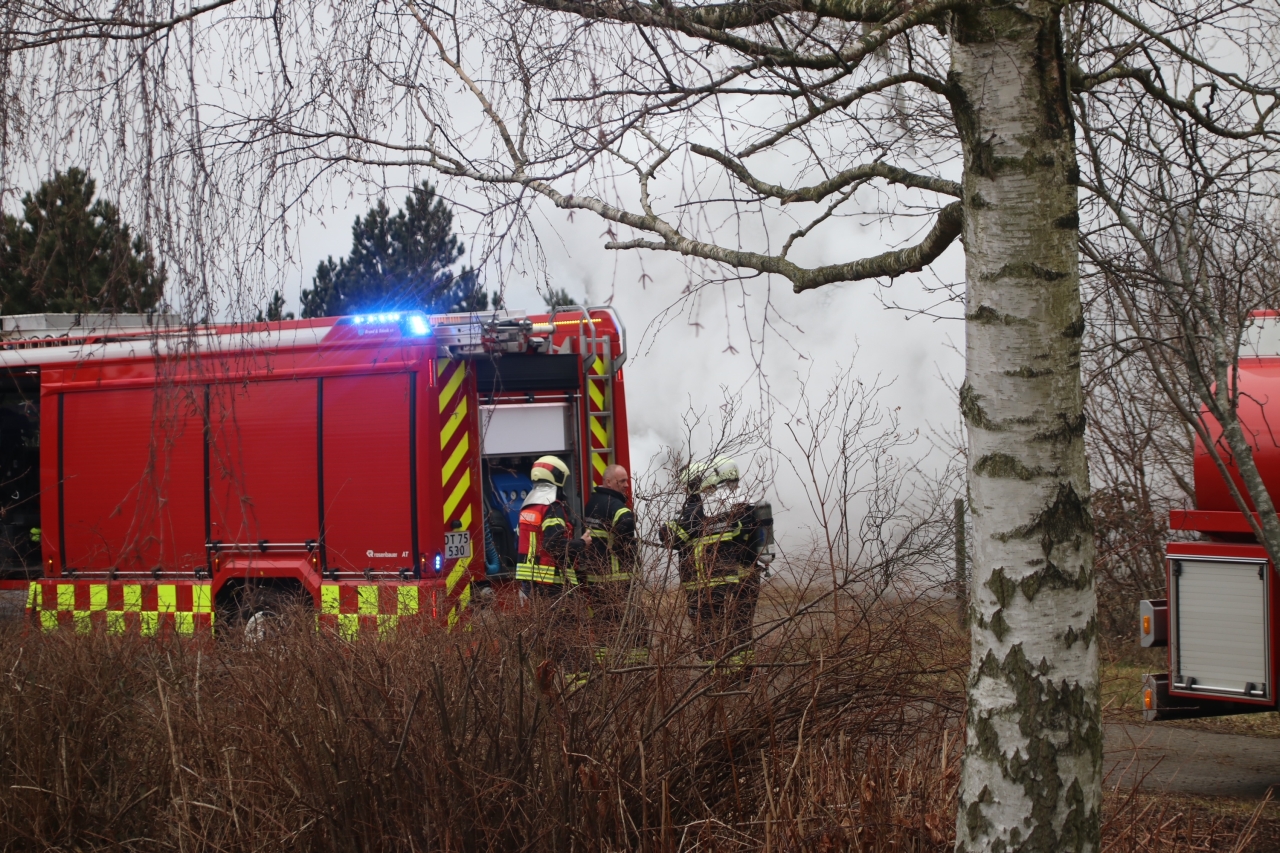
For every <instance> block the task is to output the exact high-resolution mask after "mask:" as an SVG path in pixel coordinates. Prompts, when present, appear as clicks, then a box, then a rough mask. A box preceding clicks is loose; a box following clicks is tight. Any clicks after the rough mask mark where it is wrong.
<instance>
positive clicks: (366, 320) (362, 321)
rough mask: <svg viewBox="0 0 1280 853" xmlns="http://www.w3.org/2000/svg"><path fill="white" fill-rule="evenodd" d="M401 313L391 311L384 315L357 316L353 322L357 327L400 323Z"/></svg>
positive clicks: (353, 318) (352, 319)
mask: <svg viewBox="0 0 1280 853" xmlns="http://www.w3.org/2000/svg"><path fill="white" fill-rule="evenodd" d="M400 316H401V315H400V312H399V311H391V312H387V313H383V314H357V315H356V316H354V317H352V318H351V322H352V323H354V324H356V325H357V326H380V325H382V324H384V323H399V322H400Z"/></svg>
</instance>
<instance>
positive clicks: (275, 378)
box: [0, 308, 628, 636]
mask: <svg viewBox="0 0 1280 853" xmlns="http://www.w3.org/2000/svg"><path fill="white" fill-rule="evenodd" d="M9 325H12V324H9ZM28 325H29V324H28ZM8 327H9V326H7V325H4V324H0V329H3V328H8ZM626 356H627V351H626V332H625V329H624V328H623V325H622V322H621V320H620V319H619V317H618V315H617V314H616V313H615V312H614V311H613V310H612V309H610V308H591V309H583V308H572V309H567V310H565V309H562V310H559V311H556V312H554V313H551V314H544V315H530V316H525V315H524V314H523V313H522V312H505V311H499V312H489V313H486V314H453V315H437V316H427V315H425V314H422V313H418V312H387V313H381V314H367V315H361V316H353V317H341V318H326V319H316V320H299V321H286V322H271V323H257V324H248V325H245V324H241V325H209V326H201V327H196V328H180V327H165V326H163V325H156V326H153V327H151V328H149V329H148V328H144V329H132V330H130V329H116V330H109V331H105V332H82V333H77V332H76V330H74V329H72V330H68V331H66V332H63V333H60V334H58V335H57V336H54V337H38V336H31V335H19V336H17V337H16V338H12V339H8V340H3V341H0V574H3V575H4V576H5V577H6V578H7V585H11V586H12V585H13V584H14V583H15V582H23V583H25V584H26V585H27V589H28V598H27V608H28V611H29V613H30V616H31V618H32V619H33V620H34V621H35V623H36V624H38V625H40V626H42V627H43V628H45V629H54V628H57V627H58V626H64V625H69V626H74V627H75V628H77V629H80V630H89V629H90V628H91V627H92V626H97V625H101V626H102V627H103V629H104V630H107V631H112V632H125V631H139V632H142V633H143V634H155V633H157V632H167V631H176V632H177V633H180V634H187V633H192V632H194V631H196V630H198V629H201V628H205V629H207V628H209V627H211V626H213V625H214V624H215V623H216V624H218V625H219V627H222V626H223V625H236V624H237V623H239V624H244V622H246V621H248V622H250V623H252V622H253V621H254V620H255V619H257V618H262V617H265V616H266V615H267V614H269V613H270V612H272V610H273V609H275V608H278V607H279V606H280V603H281V601H282V599H286V598H294V599H300V600H302V601H310V602H311V603H313V604H314V606H315V608H316V611H317V613H318V614H319V615H318V618H319V621H320V623H321V624H322V625H329V626H332V628H333V629H334V630H338V631H340V632H341V633H342V634H343V635H344V636H353V635H356V634H358V633H361V632H380V631H387V630H391V629H393V628H395V627H396V626H403V625H405V624H406V623H420V624H435V623H441V622H442V623H445V624H449V625H452V624H455V623H457V622H458V620H460V619H462V618H464V617H465V611H466V609H467V607H468V606H469V605H470V604H471V601H472V594H473V589H474V588H475V587H476V586H477V585H483V584H486V583H490V582H493V581H495V580H501V579H504V578H509V577H511V575H512V571H513V567H514V563H515V551H514V542H515V525H516V519H517V515H518V511H519V508H520V503H521V500H522V498H523V496H524V494H525V493H527V491H528V489H529V488H530V485H531V483H530V480H529V471H530V467H531V465H532V462H533V460H534V459H535V458H536V457H537V456H540V455H542V454H545V453H554V454H557V455H559V456H560V457H561V458H563V459H564V460H565V461H566V462H568V464H569V465H570V468H571V470H572V471H573V475H574V476H573V479H572V480H571V482H570V488H569V493H570V494H569V499H570V503H571V505H572V508H573V509H574V510H576V511H580V510H581V505H582V501H583V500H584V499H585V497H586V496H587V495H588V494H589V492H590V490H591V488H592V486H594V485H596V484H598V483H599V482H600V478H601V475H602V473H603V471H604V469H605V467H606V466H607V465H609V464H611V463H614V462H617V463H621V464H623V465H627V464H628V456H627V449H628V448H627V430H626V423H627V421H626V406H625V401H624V393H623V375H622V366H623V362H624V361H625V360H626ZM486 546H488V547H487V548H486Z"/></svg>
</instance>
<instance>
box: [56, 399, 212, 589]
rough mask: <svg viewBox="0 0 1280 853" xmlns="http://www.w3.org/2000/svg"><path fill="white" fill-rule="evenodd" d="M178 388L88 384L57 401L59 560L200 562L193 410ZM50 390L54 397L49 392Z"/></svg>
mask: <svg viewBox="0 0 1280 853" xmlns="http://www.w3.org/2000/svg"><path fill="white" fill-rule="evenodd" d="M182 390H184V389H173V388H166V389H161V390H160V392H159V393H157V392H156V391H155V390H151V389H137V390H123V391H89V392H80V393H73V394H65V395H62V397H61V399H60V402H59V403H58V404H57V405H60V407H61V414H60V417H58V418H55V419H53V425H54V426H55V427H56V426H57V424H58V422H59V421H61V424H62V432H61V435H60V436H59V439H60V440H59V441H58V442H57V443H55V444H53V445H52V446H51V448H50V449H52V450H54V451H55V452H56V453H59V454H60V457H61V462H62V469H63V476H62V481H61V493H60V495H59V504H60V505H61V507H62V521H63V524H64V525H65V529H64V532H63V538H62V541H63V542H65V545H66V553H65V557H64V559H65V566H67V567H70V568H74V569H77V570H87V571H94V570H107V569H115V570H117V571H123V572H133V571H150V570H152V569H153V568H155V567H157V566H165V567H169V568H174V567H178V568H180V569H182V570H192V569H194V568H195V567H198V566H203V565H204V562H205V557H204V524H203V519H202V513H201V512H200V511H199V507H200V506H201V505H202V503H203V473H202V467H203V466H202V462H201V453H202V444H203V436H202V428H201V417H200V415H199V412H198V411H195V410H194V405H193V402H194V401H192V400H190V399H188V397H189V396H190V395H188V394H183V393H181V391H182ZM55 399H58V398H55Z"/></svg>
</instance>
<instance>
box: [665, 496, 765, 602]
mask: <svg viewBox="0 0 1280 853" xmlns="http://www.w3.org/2000/svg"><path fill="white" fill-rule="evenodd" d="M686 505H687V504H686ZM698 510H699V511H700V512H701V520H700V523H697V524H696V526H694V525H690V526H686V525H684V524H681V523H679V522H677V523H676V525H675V529H676V530H677V533H676V536H677V537H679V536H680V534H684V537H685V539H684V550H683V551H682V553H681V560H680V580H681V581H682V585H683V586H684V588H685V589H711V588H714V587H717V586H723V585H724V584H730V583H741V582H742V581H745V580H749V579H750V578H751V577H752V575H753V574H754V573H755V570H756V569H755V562H756V558H758V557H759V556H760V547H761V542H762V536H761V532H762V531H761V527H762V525H761V522H760V521H759V520H758V519H757V518H756V513H755V507H754V506H753V505H752V504H748V503H741V504H735V505H734V506H732V507H730V508H729V509H727V510H725V511H724V512H721V513H717V514H716V515H713V516H709V517H708V516H707V515H706V514H705V512H704V511H702V506H701V501H700V500H699V506H698ZM681 517H682V519H683V517H684V513H681Z"/></svg>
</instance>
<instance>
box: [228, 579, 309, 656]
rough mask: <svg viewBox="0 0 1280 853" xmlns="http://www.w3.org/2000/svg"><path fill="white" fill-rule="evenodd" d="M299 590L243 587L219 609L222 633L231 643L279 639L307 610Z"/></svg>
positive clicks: (292, 588)
mask: <svg viewBox="0 0 1280 853" xmlns="http://www.w3.org/2000/svg"><path fill="white" fill-rule="evenodd" d="M304 602H305V597H304V594H303V592H302V589H301V587H300V586H298V587H297V588H295V586H294V585H291V584H280V585H270V586H267V585H262V586H258V585H255V586H248V585H241V586H239V587H237V588H235V589H233V590H230V591H229V592H228V594H227V595H226V596H225V597H224V598H223V600H222V601H221V602H220V605H219V608H218V610H219V619H218V621H219V623H220V624H221V625H224V626H226V629H227V630H226V631H225V632H220V633H222V635H223V636H224V637H226V638H227V639H230V640H233V641H234V640H242V641H244V642H247V643H259V642H262V641H264V640H270V639H272V638H273V637H275V636H277V635H279V634H280V633H281V632H282V631H283V630H284V628H285V624H286V621H287V619H288V617H289V616H290V615H291V614H292V613H294V612H295V611H300V610H302V609H303V607H304Z"/></svg>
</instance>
